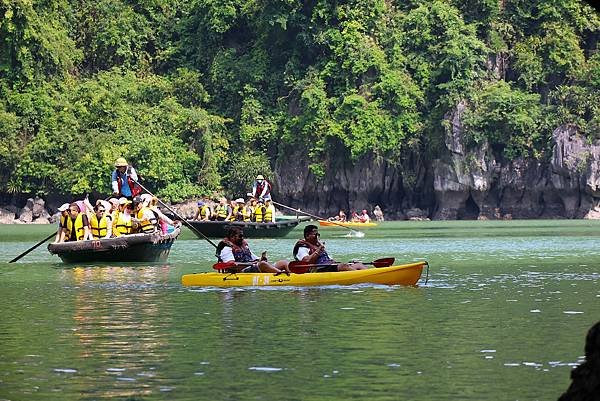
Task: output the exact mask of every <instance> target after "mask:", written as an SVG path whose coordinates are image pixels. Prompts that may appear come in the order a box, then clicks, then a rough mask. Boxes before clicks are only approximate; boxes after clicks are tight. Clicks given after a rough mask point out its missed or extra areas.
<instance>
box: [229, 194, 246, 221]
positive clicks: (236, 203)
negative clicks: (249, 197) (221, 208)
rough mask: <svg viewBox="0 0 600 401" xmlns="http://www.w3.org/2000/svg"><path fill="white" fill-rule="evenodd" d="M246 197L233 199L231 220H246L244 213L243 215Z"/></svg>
mask: <svg viewBox="0 0 600 401" xmlns="http://www.w3.org/2000/svg"><path fill="white" fill-rule="evenodd" d="M244 206H245V205H244V199H243V198H237V199H235V200H232V201H231V217H230V218H229V220H231V221H244V215H243V213H242V212H243V210H244Z"/></svg>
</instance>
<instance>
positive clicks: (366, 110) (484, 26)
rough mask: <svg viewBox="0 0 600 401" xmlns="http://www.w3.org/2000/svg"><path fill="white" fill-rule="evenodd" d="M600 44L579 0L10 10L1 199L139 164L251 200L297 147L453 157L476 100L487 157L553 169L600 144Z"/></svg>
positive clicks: (3, 16)
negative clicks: (565, 149)
mask: <svg viewBox="0 0 600 401" xmlns="http://www.w3.org/2000/svg"><path fill="white" fill-rule="evenodd" d="M599 34H600V18H599V16H598V13H597V12H596V11H595V10H593V9H592V8H590V7H589V6H588V5H586V4H585V3H582V2H581V1H578V0H551V1H541V2H540V1H530V0H502V1H500V0H478V1H471V0H468V1H457V0H431V1H421V0H406V1H401V2H399V1H384V0H346V1H342V0H340V1H330V0H311V1H305V2H299V1H293V0H280V1H257V0H220V1H215V0H190V1H184V0H94V1H89V0H81V1H77V2H68V1H66V0H44V1H36V2H33V1H31V0H0V169H1V170H0V171H1V172H0V191H1V192H27V193H47V192H57V191H58V192H62V193H74V194H82V193H85V192H90V191H93V190H96V191H98V192H102V193H107V192H108V190H109V182H108V175H109V173H110V170H111V167H112V163H113V161H114V160H115V159H116V158H117V157H118V156H125V157H126V158H127V159H128V160H129V161H130V162H132V163H133V164H134V165H135V166H136V168H137V169H138V170H139V172H140V173H141V174H142V176H143V179H144V182H145V183H146V184H147V185H148V186H149V187H150V188H152V189H153V190H155V191H157V192H158V193H159V194H160V195H162V196H165V197H168V198H171V199H173V200H181V199H184V198H187V197H191V196H197V195H201V194H210V193H212V192H214V191H225V192H226V193H228V194H229V195H232V196H239V195H243V193H244V185H246V186H249V185H250V181H251V179H252V176H253V175H254V174H255V173H256V172H262V173H264V174H266V175H270V174H271V168H272V166H273V165H274V162H275V161H276V160H277V158H279V157H283V156H284V155H285V154H286V153H287V152H290V151H294V150H297V151H300V152H302V153H303V154H304V155H305V156H306V157H308V158H309V159H310V161H311V164H310V166H311V169H312V171H313V172H314V173H315V174H316V175H317V176H322V175H324V174H327V171H328V170H327V169H328V166H329V164H330V163H332V162H333V161H334V160H335V159H343V160H346V161H347V162H350V163H352V162H354V161H356V160H358V159H360V158H361V157H363V156H365V155H367V154H375V155H376V156H378V157H385V158H387V159H388V160H397V161H401V160H402V159H403V157H405V156H406V155H407V154H408V153H409V152H420V153H422V154H424V155H427V156H428V157H431V158H433V157H436V156H437V154H438V152H439V150H440V149H438V147H439V144H440V143H443V141H441V140H440V138H442V137H443V135H444V126H445V125H444V123H443V120H444V116H446V115H448V113H449V112H451V111H452V110H454V108H456V106H457V104H459V103H461V104H464V105H465V108H466V110H465V113H464V123H465V129H466V133H467V138H468V139H469V144H470V145H471V146H477V145H478V144H481V143H483V142H487V143H489V144H490V146H491V149H493V151H495V152H497V155H498V156H499V157H505V158H509V159H510V158H515V157H522V156H525V157H536V158H543V157H544V156H545V155H547V153H548V145H549V140H550V133H551V131H552V129H553V128H555V127H556V126H558V125H560V124H565V123H571V124H577V125H578V126H579V127H580V130H581V131H582V132H584V133H586V134H588V135H589V136H590V139H593V138H594V137H595V136H599V133H600V130H599V128H600V109H599V108H600V105H599V103H598V99H599V98H600V96H599V95H600V55H599V54H598V53H597V38H598V36H599ZM334 154H335V156H334Z"/></svg>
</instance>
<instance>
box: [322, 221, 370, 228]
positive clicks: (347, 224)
mask: <svg viewBox="0 0 600 401" xmlns="http://www.w3.org/2000/svg"><path fill="white" fill-rule="evenodd" d="M319 225H320V226H322V227H339V226H343V227H359V228H361V227H364V228H367V227H376V226H377V223H360V222H358V221H347V222H344V223H342V222H339V221H328V220H319Z"/></svg>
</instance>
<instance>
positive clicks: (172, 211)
mask: <svg viewBox="0 0 600 401" xmlns="http://www.w3.org/2000/svg"><path fill="white" fill-rule="evenodd" d="M133 182H135V183H136V184H138V185H139V186H140V188H142V189H143V190H144V191H146V192H148V193H149V194H150V195H152V196H154V197H155V198H156V199H158V197H157V196H156V195H154V194H153V193H152V192H150V191H149V190H148V188H146V187H144V186H143V185H142V184H140V183H139V181H136V180H133ZM158 202H159V203H160V204H161V205H163V206H164V207H166V208H167V209H168V210H169V211H170V212H171V213H173V215H174V216H175V217H177V218H178V219H179V220H181V222H182V223H183V224H185V225H186V227H187V228H189V229H190V230H192V231H193V232H195V233H196V234H198V236H200V237H202V238H204V239H205V240H207V241H208V242H209V243H210V244H211V245H212V246H214V247H215V248H216V247H217V245H216V244H215V243H214V242H212V241H211V240H210V239H209V238H208V237H207V236H206V235H204V234H202V233H201V232H200V231H198V230H197V229H196V227H194V226H193V225H191V224H190V223H188V222H187V220H186V219H184V218H182V217H181V216H180V215H178V214H177V212H176V211H175V210H173V209H171V208H170V207H169V206H168V205H167V204H166V203H164V202H163V201H161V200H160V199H158Z"/></svg>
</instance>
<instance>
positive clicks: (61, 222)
mask: <svg viewBox="0 0 600 401" xmlns="http://www.w3.org/2000/svg"><path fill="white" fill-rule="evenodd" d="M58 211H59V212H60V217H59V219H58V230H56V237H55V238H54V243H57V242H60V235H61V234H62V230H63V228H65V224H66V223H67V218H68V217H69V204H68V203H63V204H62V205H60V207H59V208H58Z"/></svg>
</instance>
